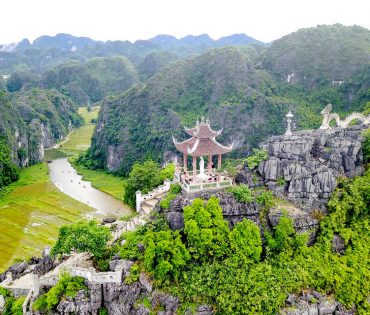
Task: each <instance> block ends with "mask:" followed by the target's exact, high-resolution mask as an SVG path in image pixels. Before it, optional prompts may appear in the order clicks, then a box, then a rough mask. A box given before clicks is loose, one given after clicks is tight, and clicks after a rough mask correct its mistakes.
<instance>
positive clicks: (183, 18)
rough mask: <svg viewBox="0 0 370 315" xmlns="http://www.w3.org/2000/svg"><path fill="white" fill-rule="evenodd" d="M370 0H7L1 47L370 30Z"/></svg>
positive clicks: (266, 38) (268, 38)
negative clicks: (59, 40)
mask: <svg viewBox="0 0 370 315" xmlns="http://www.w3.org/2000/svg"><path fill="white" fill-rule="evenodd" d="M369 11H370V3H368V1H367V0H352V1H351V2H350V3H348V1H344V0H337V1H334V0H327V1H320V0H311V1H296V0H281V1H271V0H260V1H258V2H249V3H248V1H243V0H229V1H227V2H226V1H222V0H219V1H210V0H203V1H196V0H187V1H183V0H158V1H155V2H154V1H149V0H136V1H135V2H125V1H116V0H105V1H101V0H95V1H89V2H87V1H74V0H64V1H61V0H54V1H49V0H34V1H27V0H6V1H5V2H4V3H3V4H2V10H1V12H0V19H1V21H2V23H3V25H5V26H7V31H6V32H2V33H1V34H0V44H9V43H14V42H19V41H21V40H22V39H25V38H27V39H28V40H30V42H33V41H34V40H35V39H36V38H38V37H40V36H42V35H49V36H55V35H56V34H58V33H66V34H71V35H73V36H79V37H80V36H83V37H90V38H92V39H94V40H101V41H107V40H129V41H131V42H135V41H136V40H140V39H142V40H145V39H149V38H152V37H154V36H156V35H160V34H166V35H171V36H175V37H176V38H182V37H184V36H187V35H194V36H196V35H201V34H208V35H209V36H210V37H211V38H213V39H216V40H217V39H219V38H221V37H224V36H229V35H232V34H240V33H243V34H246V35H248V36H251V37H253V38H255V39H257V40H260V41H262V42H266V43H268V42H271V41H273V40H276V39H278V38H280V37H282V36H284V35H287V34H290V33H292V32H294V31H297V30H298V29H301V28H307V27H315V26H317V25H322V24H326V25H330V24H336V23H340V24H343V25H359V26H362V27H364V28H367V29H370V19H369V18H368V12H369Z"/></svg>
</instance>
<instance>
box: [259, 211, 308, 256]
mask: <svg viewBox="0 0 370 315" xmlns="http://www.w3.org/2000/svg"><path fill="white" fill-rule="evenodd" d="M265 237H266V242H267V252H268V253H269V254H271V255H278V254H279V253H287V254H292V253H293V252H294V250H297V249H298V248H300V247H302V246H304V245H305V244H306V243H307V240H308V235H307V234H298V233H296V231H295V229H294V226H293V219H291V218H289V217H288V216H287V215H283V216H282V217H281V218H280V220H279V223H278V224H277V225H276V226H275V227H274V231H273V233H269V232H268V231H266V232H265Z"/></svg>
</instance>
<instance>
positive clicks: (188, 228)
mask: <svg viewBox="0 0 370 315" xmlns="http://www.w3.org/2000/svg"><path fill="white" fill-rule="evenodd" d="M184 233H185V234H186V235H187V245H188V248H189V252H190V253H191V255H192V257H193V259H194V260H199V261H202V262H205V261H208V260H213V259H220V258H222V257H225V256H226V255H227V254H228V253H229V246H228V236H229V227H228V225H227V222H226V221H225V220H224V219H223V217H222V209H221V207H220V205H219V201H218V199H217V198H215V197H211V199H209V200H208V202H207V203H206V204H205V203H204V201H203V200H201V199H195V200H194V201H193V203H192V205H191V206H187V207H185V208H184Z"/></svg>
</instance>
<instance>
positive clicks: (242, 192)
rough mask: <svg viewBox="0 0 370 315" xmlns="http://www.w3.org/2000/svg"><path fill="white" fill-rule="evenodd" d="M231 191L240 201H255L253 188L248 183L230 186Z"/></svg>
mask: <svg viewBox="0 0 370 315" xmlns="http://www.w3.org/2000/svg"><path fill="white" fill-rule="evenodd" d="M229 191H230V192H231V193H232V194H233V195H234V197H235V199H236V200H238V201H239V202H243V203H250V202H253V200H254V198H253V194H252V190H251V189H250V188H249V187H248V185H246V184H241V185H237V186H234V187H231V188H229Z"/></svg>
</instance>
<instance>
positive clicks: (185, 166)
mask: <svg viewBox="0 0 370 315" xmlns="http://www.w3.org/2000/svg"><path fill="white" fill-rule="evenodd" d="M183 158H184V161H183V163H184V173H186V172H187V171H188V156H187V155H186V154H183Z"/></svg>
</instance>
